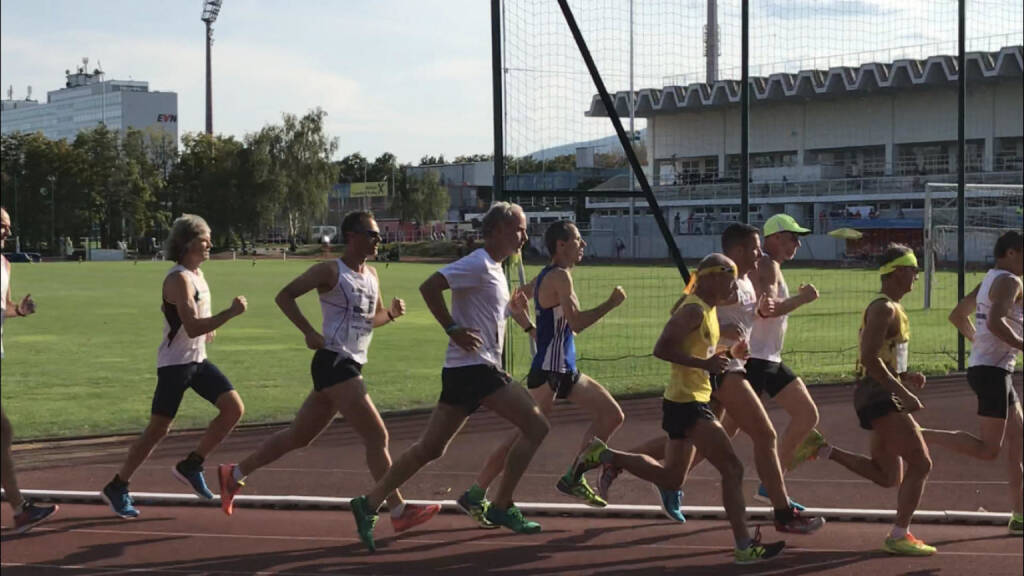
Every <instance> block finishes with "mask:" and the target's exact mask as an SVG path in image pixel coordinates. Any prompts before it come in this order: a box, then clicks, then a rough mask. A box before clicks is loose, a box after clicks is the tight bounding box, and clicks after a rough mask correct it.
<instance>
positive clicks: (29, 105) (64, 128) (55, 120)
mask: <svg viewBox="0 0 1024 576" xmlns="http://www.w3.org/2000/svg"><path fill="white" fill-rule="evenodd" d="M87 66H88V59H83V65H82V66H80V67H78V68H77V69H76V71H75V72H74V73H72V72H71V71H67V72H66V76H67V81H66V83H65V86H64V88H61V89H59V90H52V91H50V92H47V94H46V102H36V101H34V100H31V99H30V97H29V98H26V99H25V100H14V99H13V98H12V93H11V91H8V97H7V99H6V100H3V106H2V112H0V132H2V133H3V134H10V133H13V132H23V133H32V132H41V133H42V134H43V135H44V136H45V137H47V138H49V139H52V140H60V139H67V140H69V141H70V140H74V138H75V135H77V134H78V132H79V131H81V130H87V129H89V128H93V127H95V126H97V125H98V124H101V123H102V124H105V125H106V126H107V128H109V129H111V130H114V131H117V132H120V133H121V134H124V133H125V131H126V130H127V129H128V128H134V129H136V130H141V131H162V132H165V133H166V134H167V135H169V136H170V137H171V138H172V140H171V141H172V142H174V143H177V141H178V95H177V93H175V92H153V91H150V89H149V83H148V82H142V81H137V80H106V78H105V74H104V73H103V71H102V70H100V69H98V68H97V69H95V70H93V71H92V72H89V71H88V69H87Z"/></svg>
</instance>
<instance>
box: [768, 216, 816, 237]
mask: <svg viewBox="0 0 1024 576" xmlns="http://www.w3.org/2000/svg"><path fill="white" fill-rule="evenodd" d="M776 232H792V233H794V234H797V235H800V236H803V235H805V234H810V233H811V231H810V230H808V229H807V228H804V227H802V226H800V225H799V224H797V223H796V220H794V219H793V217H792V216H790V215H789V214H776V215H775V216H772V217H771V218H769V219H768V221H767V222H765V223H764V236H765V238H767V237H769V236H771V235H772V234H775V233H776Z"/></svg>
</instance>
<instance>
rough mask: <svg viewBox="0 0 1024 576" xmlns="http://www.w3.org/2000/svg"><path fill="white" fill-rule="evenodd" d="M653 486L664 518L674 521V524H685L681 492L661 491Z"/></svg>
mask: <svg viewBox="0 0 1024 576" xmlns="http://www.w3.org/2000/svg"><path fill="white" fill-rule="evenodd" d="M652 486H654V490H655V491H656V492H657V493H658V499H659V500H661V511H662V512H664V513H665V516H667V517H668V519H669V520H675V521H676V522H680V523H685V522H686V516H683V511H682V507H683V491H682V490H662V489H661V488H660V487H658V486H655V485H653V484H652Z"/></svg>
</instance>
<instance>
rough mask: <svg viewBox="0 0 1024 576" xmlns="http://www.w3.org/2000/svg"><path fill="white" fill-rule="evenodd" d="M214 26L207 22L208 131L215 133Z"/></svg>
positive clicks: (208, 132)
mask: <svg viewBox="0 0 1024 576" xmlns="http://www.w3.org/2000/svg"><path fill="white" fill-rule="evenodd" d="M212 47H213V26H212V25H211V23H210V22H209V21H207V22H206V133H207V134H210V135H212V134H213V60H212V57H211V52H212Z"/></svg>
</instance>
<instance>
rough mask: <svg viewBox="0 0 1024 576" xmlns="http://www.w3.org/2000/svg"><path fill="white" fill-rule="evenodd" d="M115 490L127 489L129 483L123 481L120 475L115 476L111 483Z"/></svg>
mask: <svg viewBox="0 0 1024 576" xmlns="http://www.w3.org/2000/svg"><path fill="white" fill-rule="evenodd" d="M110 483H111V484H113V485H114V487H115V488H127V487H128V483H127V482H125V481H124V480H122V479H121V475H120V474H114V479H113V480H111V481H110Z"/></svg>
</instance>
